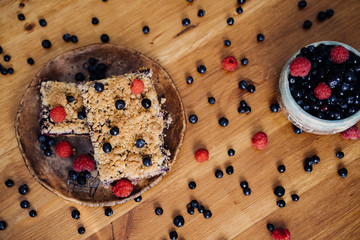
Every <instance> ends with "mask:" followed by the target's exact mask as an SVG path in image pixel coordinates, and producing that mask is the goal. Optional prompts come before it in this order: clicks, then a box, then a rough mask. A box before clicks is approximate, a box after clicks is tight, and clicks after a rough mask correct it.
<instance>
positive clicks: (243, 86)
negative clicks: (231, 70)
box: [239, 80, 247, 90]
mask: <svg viewBox="0 0 360 240" xmlns="http://www.w3.org/2000/svg"><path fill="white" fill-rule="evenodd" d="M239 88H240V89H242V90H246V89H247V83H246V81H245V80H241V81H240V82H239Z"/></svg>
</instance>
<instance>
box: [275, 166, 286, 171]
mask: <svg viewBox="0 0 360 240" xmlns="http://www.w3.org/2000/svg"><path fill="white" fill-rule="evenodd" d="M277 170H278V171H279V173H284V172H285V170H286V167H285V166H284V165H279V166H278V168H277Z"/></svg>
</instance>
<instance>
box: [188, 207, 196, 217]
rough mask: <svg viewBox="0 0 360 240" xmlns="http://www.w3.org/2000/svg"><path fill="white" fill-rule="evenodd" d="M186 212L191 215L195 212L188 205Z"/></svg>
mask: <svg viewBox="0 0 360 240" xmlns="http://www.w3.org/2000/svg"><path fill="white" fill-rule="evenodd" d="M187 212H188V214H190V215H193V214H194V213H195V209H194V208H193V207H188V208H187Z"/></svg>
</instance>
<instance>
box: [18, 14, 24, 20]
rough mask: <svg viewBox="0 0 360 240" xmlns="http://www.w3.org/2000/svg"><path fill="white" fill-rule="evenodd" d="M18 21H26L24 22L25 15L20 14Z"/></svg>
mask: <svg viewBox="0 0 360 240" xmlns="http://www.w3.org/2000/svg"><path fill="white" fill-rule="evenodd" d="M18 19H19V20H20V21H24V20H25V15H24V14H22V13H19V14H18Z"/></svg>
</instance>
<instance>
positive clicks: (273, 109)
mask: <svg viewBox="0 0 360 240" xmlns="http://www.w3.org/2000/svg"><path fill="white" fill-rule="evenodd" d="M279 110H280V106H279V104H277V103H274V104H271V105H270V111H271V112H273V113H277V112H278V111H279Z"/></svg>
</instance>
